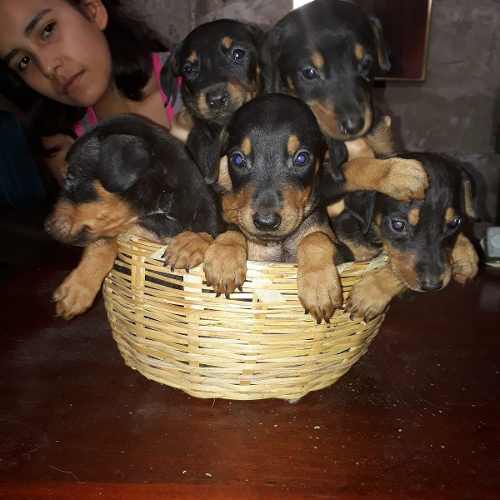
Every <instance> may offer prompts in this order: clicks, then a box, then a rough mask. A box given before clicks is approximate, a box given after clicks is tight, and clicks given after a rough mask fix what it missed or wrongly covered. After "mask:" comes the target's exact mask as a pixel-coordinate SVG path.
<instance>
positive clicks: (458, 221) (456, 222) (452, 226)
mask: <svg viewBox="0 0 500 500" xmlns="http://www.w3.org/2000/svg"><path fill="white" fill-rule="evenodd" d="M460 224H462V217H460V216H459V215H456V216H455V217H453V219H451V220H450V222H448V229H450V230H451V231H454V230H455V229H457V228H458V227H459V226H460Z"/></svg>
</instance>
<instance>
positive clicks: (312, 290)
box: [297, 264, 342, 324]
mask: <svg viewBox="0 0 500 500" xmlns="http://www.w3.org/2000/svg"><path fill="white" fill-rule="evenodd" d="M297 289H298V296H299V300H300V303H301V304H302V306H303V307H304V309H305V311H306V312H308V313H310V314H311V316H312V317H313V318H314V319H315V320H316V321H317V323H318V324H319V323H321V322H322V321H323V320H324V321H325V322H327V323H328V322H329V321H330V318H331V317H332V316H333V313H334V312H335V309H338V308H340V307H342V287H341V285H340V279H339V276H338V272H337V268H336V267H335V266H334V265H333V264H332V265H328V266H323V267H321V268H315V269H308V268H307V267H306V266H304V268H303V269H300V270H299V271H298V273H297Z"/></svg>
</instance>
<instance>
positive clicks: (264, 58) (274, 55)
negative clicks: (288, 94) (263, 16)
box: [260, 27, 283, 93]
mask: <svg viewBox="0 0 500 500" xmlns="http://www.w3.org/2000/svg"><path fill="white" fill-rule="evenodd" d="M282 37H283V34H282V30H281V28H279V27H274V28H272V29H271V30H270V31H268V32H267V33H266V34H265V35H264V38H263V43H262V45H261V47H260V63H261V67H262V80H263V82H264V89H265V92H266V93H269V92H279V91H280V88H281V75H280V72H279V67H278V59H279V57H280V53H281V42H282Z"/></svg>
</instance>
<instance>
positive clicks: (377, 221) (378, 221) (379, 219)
mask: <svg viewBox="0 0 500 500" xmlns="http://www.w3.org/2000/svg"><path fill="white" fill-rule="evenodd" d="M374 221H375V224H376V225H377V226H378V227H380V226H381V225H382V214H377V215H376V216H375V218H374Z"/></svg>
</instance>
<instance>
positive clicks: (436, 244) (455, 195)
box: [373, 153, 466, 292]
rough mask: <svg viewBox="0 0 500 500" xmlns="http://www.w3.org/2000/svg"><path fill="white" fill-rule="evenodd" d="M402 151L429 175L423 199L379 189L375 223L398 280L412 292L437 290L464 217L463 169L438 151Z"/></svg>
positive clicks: (444, 279)
mask: <svg viewBox="0 0 500 500" xmlns="http://www.w3.org/2000/svg"><path fill="white" fill-rule="evenodd" d="M401 156H402V157H404V158H411V159H415V160H418V161H420V162H421V163H422V164H423V166H424V168H425V170H426V172H427V175H428V177H429V188H428V189H427V192H426V196H425V199H424V200H422V201H413V202H410V203H402V202H398V201H396V200H394V199H392V198H389V197H387V196H384V195H380V194H377V196H376V205H375V210H374V218H373V223H374V225H375V229H376V232H377V233H378V235H379V238H380V240H381V241H382V243H383V246H384V248H385V250H386V252H387V254H388V255H389V257H390V265H391V267H392V270H393V271H394V273H395V274H396V275H397V276H398V277H399V278H400V279H401V281H402V282H403V283H404V284H405V285H406V286H407V287H408V288H410V289H411V290H414V291H419V292H425V291H432V290H439V289H442V288H444V287H445V286H446V285H447V284H448V283H449V281H450V278H451V252H452V250H453V247H454V245H455V242H456V238H457V236H458V233H459V231H460V227H461V226H462V223H463V221H464V218H465V216H466V214H465V213H464V211H463V206H464V203H463V189H462V184H463V176H462V172H461V169H460V167H459V166H458V165H457V164H456V163H454V162H453V161H452V160H450V159H448V158H446V157H443V156H440V155H436V154H430V153H420V154H417V153H412V154H404V155H401Z"/></svg>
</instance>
